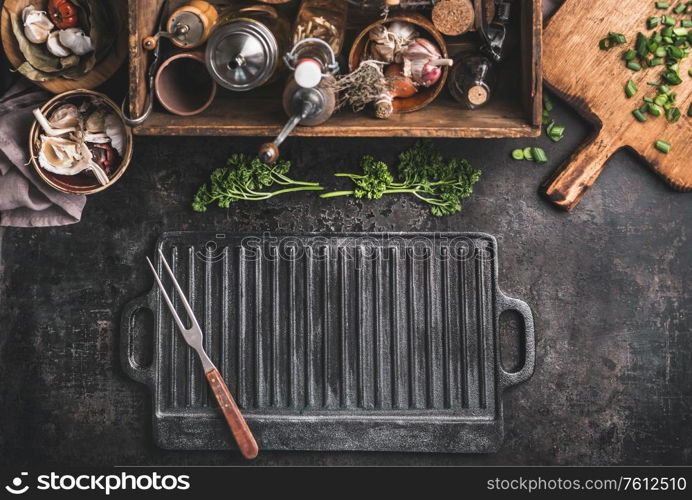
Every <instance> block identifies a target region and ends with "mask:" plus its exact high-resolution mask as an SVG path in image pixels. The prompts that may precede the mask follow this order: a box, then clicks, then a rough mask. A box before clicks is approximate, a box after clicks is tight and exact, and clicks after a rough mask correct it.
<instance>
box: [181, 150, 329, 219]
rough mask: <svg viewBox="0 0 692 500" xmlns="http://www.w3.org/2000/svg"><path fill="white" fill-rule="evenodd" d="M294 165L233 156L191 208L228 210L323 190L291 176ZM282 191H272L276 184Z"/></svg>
mask: <svg viewBox="0 0 692 500" xmlns="http://www.w3.org/2000/svg"><path fill="white" fill-rule="evenodd" d="M290 169H291V162H289V161H283V160H282V161H279V162H277V163H276V164H273V165H270V164H268V163H264V162H263V161H262V160H260V159H259V158H251V157H249V156H247V155H244V154H234V155H232V156H231V157H230V158H229V159H228V161H227V162H226V167H224V168H217V169H216V170H214V171H213V172H212V174H211V179H210V183H209V185H207V184H204V185H202V186H201V187H200V188H199V190H198V191H197V193H196V194H195V196H194V198H193V200H192V209H193V210H195V211H196V212H206V211H207V207H208V206H209V205H212V204H213V203H216V204H217V205H218V206H219V207H220V208H228V207H230V205H231V203H234V202H236V201H241V200H245V201H261V200H267V199H269V198H273V197H274V196H278V195H281V194H286V193H293V192H296V191H321V190H322V189H323V188H322V187H321V186H320V185H319V184H318V183H316V182H301V181H296V180H293V179H291V178H290V177H288V175H287V174H288V171H289V170H290ZM275 184H276V185H278V186H280V187H281V189H276V190H273V191H272V190H269V188H271V187H272V186H274V185H275Z"/></svg>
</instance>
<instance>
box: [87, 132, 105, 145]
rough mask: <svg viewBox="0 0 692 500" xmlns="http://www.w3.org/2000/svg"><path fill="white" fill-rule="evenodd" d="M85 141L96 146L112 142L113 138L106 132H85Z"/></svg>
mask: <svg viewBox="0 0 692 500" xmlns="http://www.w3.org/2000/svg"><path fill="white" fill-rule="evenodd" d="M84 140H85V141H86V142H93V143H94V144H107V143H109V142H111V138H110V137H108V135H106V134H105V133H104V132H84Z"/></svg>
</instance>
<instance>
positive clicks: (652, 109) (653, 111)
mask: <svg viewBox="0 0 692 500" xmlns="http://www.w3.org/2000/svg"><path fill="white" fill-rule="evenodd" d="M648 108H649V110H648V111H649V114H650V115H653V116H661V115H662V114H663V109H662V108H661V106H659V105H658V104H654V103H649V106H648Z"/></svg>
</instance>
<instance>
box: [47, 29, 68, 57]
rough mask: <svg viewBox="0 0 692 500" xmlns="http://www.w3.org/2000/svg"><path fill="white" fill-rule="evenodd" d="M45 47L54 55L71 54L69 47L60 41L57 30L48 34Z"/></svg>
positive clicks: (63, 55) (64, 55) (65, 55)
mask: <svg viewBox="0 0 692 500" xmlns="http://www.w3.org/2000/svg"><path fill="white" fill-rule="evenodd" d="M46 48H47V49H48V52H50V53H51V54H53V55H54V56H56V57H67V56H69V55H70V54H72V52H71V51H70V49H68V48H67V47H65V46H64V45H63V44H61V43H60V32H59V31H54V32H53V33H51V34H50V35H48V40H46Z"/></svg>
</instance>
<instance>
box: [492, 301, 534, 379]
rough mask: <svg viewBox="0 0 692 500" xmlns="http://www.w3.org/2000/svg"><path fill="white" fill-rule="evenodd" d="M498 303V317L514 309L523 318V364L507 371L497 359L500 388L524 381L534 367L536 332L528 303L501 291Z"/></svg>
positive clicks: (531, 373)
mask: <svg viewBox="0 0 692 500" xmlns="http://www.w3.org/2000/svg"><path fill="white" fill-rule="evenodd" d="M498 298H499V305H498V308H497V314H498V319H499V317H500V315H501V314H502V313H503V312H505V311H515V312H517V313H519V314H520V315H521V317H522V319H523V320H524V366H522V367H521V368H520V369H519V370H517V371H515V372H508V371H505V369H504V368H502V362H501V361H499V359H501V357H500V358H499V359H498V371H499V372H500V376H499V382H500V385H501V387H502V389H503V390H504V389H507V388H509V387H512V386H515V385H518V384H521V383H522V382H525V381H526V380H528V379H529V378H531V375H533V371H534V369H535V367H536V332H535V330H534V326H533V313H532V312H531V308H530V307H529V305H528V304H527V303H526V302H524V301H522V300H519V299H513V298H511V297H507V296H506V295H504V294H503V293H502V292H499V293H498Z"/></svg>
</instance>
